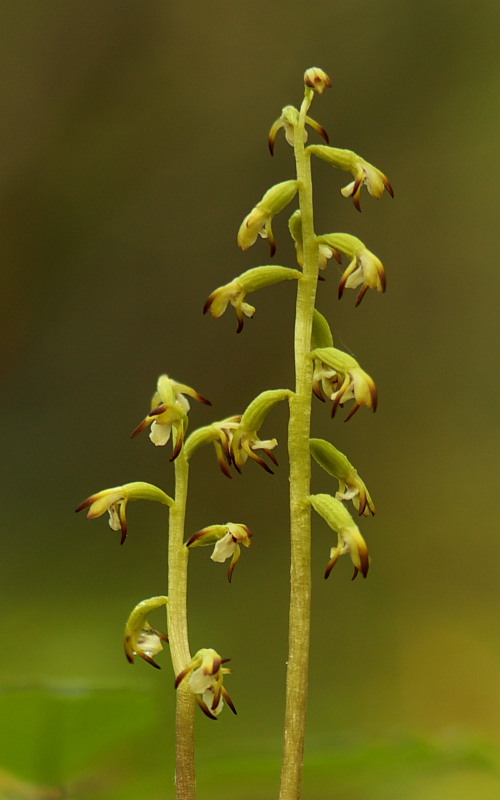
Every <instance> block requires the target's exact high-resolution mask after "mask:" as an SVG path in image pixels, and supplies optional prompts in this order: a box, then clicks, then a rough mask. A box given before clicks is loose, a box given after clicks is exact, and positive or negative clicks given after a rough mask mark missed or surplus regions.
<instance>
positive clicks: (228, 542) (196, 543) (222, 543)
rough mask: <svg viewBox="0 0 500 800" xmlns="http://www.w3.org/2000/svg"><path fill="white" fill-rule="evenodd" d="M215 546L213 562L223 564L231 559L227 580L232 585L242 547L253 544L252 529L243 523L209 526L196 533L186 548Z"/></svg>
mask: <svg viewBox="0 0 500 800" xmlns="http://www.w3.org/2000/svg"><path fill="white" fill-rule="evenodd" d="M210 544H215V547H214V551H213V553H212V555H211V556H210V558H211V559H212V561H217V562H219V563H221V564H222V563H223V562H224V561H226V559H228V558H230V559H231V563H230V565H229V571H228V574H227V579H228V581H229V583H231V579H232V577H233V572H234V568H235V567H236V564H237V563H238V561H239V558H240V555H241V549H240V545H243V546H244V547H250V546H251V544H252V534H251V532H250V528H248V527H247V525H243V524H242V523H235V522H226V524H225V525H209V526H208V527H207V528H203V530H201V531H198V533H194V534H193V536H191V538H190V539H189V541H188V542H186V547H190V548H191V547H200V546H203V545H210Z"/></svg>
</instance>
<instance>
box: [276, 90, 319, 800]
mask: <svg viewBox="0 0 500 800" xmlns="http://www.w3.org/2000/svg"><path fill="white" fill-rule="evenodd" d="M313 92H314V90H313V89H312V88H310V87H308V86H307V84H306V89H305V96H304V100H303V102H302V106H301V108H300V113H299V120H298V125H297V128H296V129H295V131H294V137H293V143H294V145H293V146H294V153H295V164H296V169H297V179H298V182H299V203H300V212H301V221H302V251H303V278H302V280H301V281H299V282H298V288H297V302H296V315H295V340H294V357H295V394H294V395H293V397H291V398H290V420H289V427H288V454H289V459H290V529H291V531H290V532H291V568H290V619H289V633H288V647H289V650H288V667H287V684H286V706H285V726H284V750H283V762H282V770H281V786H280V800H297V798H299V796H300V786H301V779H302V763H303V757H304V739H305V727H306V714H307V697H308V672H309V639H310V617H311V510H310V505H309V502H308V500H307V497H308V495H309V493H310V483H311V459H310V455H309V436H310V428H311V388H312V373H313V365H312V362H311V359H310V358H309V353H310V349H311V332H312V321H313V315H314V304H315V299H316V289H317V283H318V244H317V242H316V237H315V235H314V219H313V192H312V179H311V163H310V158H309V156H308V155H307V153H306V152H305V149H304V138H305V137H304V131H305V122H306V116H307V111H308V110H309V106H310V105H311V101H312V98H313Z"/></svg>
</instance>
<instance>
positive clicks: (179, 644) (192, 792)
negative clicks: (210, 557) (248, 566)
mask: <svg viewBox="0 0 500 800" xmlns="http://www.w3.org/2000/svg"><path fill="white" fill-rule="evenodd" d="M188 482H189V462H188V460H187V458H186V455H185V453H184V450H181V451H180V453H179V455H178V456H177V458H176V460H175V502H174V504H173V505H172V506H171V507H170V515H169V516H170V520H169V535H168V587H169V605H168V636H169V640H170V654H171V657H172V666H173V668H174V673H175V675H176V676H177V675H178V674H179V673H181V672H182V671H183V670H184V669H185V668H186V667H187V665H188V664H189V663H190V662H191V653H190V649H189V637H188V622H187V576H188V559H189V550H188V549H187V547H186V546H185V544H184V526H185V518H186V504H187V493H188ZM195 708H196V705H195V697H194V695H193V693H192V692H191V690H190V688H189V686H188V684H185V683H181V685H180V686H179V687H178V689H177V692H176V711H175V789H176V797H177V800H194V798H195V796H196V781H195V758H194V724H195Z"/></svg>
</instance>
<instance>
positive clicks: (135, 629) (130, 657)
mask: <svg viewBox="0 0 500 800" xmlns="http://www.w3.org/2000/svg"><path fill="white" fill-rule="evenodd" d="M167 603H168V597H165V596H164V595H162V596H160V597H150V598H149V599H148V600H143V601H142V602H141V603H138V604H137V605H136V607H135V608H134V609H133V611H132V613H131V614H130V617H129V618H128V620H127V624H126V626H125V639H124V643H123V644H124V648H125V655H126V657H127V661H129V662H130V663H131V664H133V663H134V659H135V656H140V657H141V658H143V659H144V661H147V663H148V664H151V666H152V667H155V668H156V669H161V667H160V665H159V664H157V663H156V661H155V660H154V658H153V656H156V655H157V654H158V653H160V652H161V651H162V650H163V644H162V642H168V636H167V634H166V633H162V632H161V631H157V630H156V629H155V628H152V627H151V625H150V624H149V622H148V620H147V617H148V615H149V614H150V613H151V612H152V611H154V610H155V609H157V608H160V607H161V606H164V605H166V604H167Z"/></svg>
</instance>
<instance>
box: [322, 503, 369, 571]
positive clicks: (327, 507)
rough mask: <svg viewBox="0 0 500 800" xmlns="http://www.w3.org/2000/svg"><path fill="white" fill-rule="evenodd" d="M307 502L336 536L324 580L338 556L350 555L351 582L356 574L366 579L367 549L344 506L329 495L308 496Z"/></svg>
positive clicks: (367, 567)
mask: <svg viewBox="0 0 500 800" xmlns="http://www.w3.org/2000/svg"><path fill="white" fill-rule="evenodd" d="M309 502H310V503H311V505H312V507H313V508H314V510H315V511H316V512H317V513H318V514H319V515H320V516H321V517H323V519H324V520H325V522H326V523H327V525H329V526H330V528H332V530H334V531H335V532H336V533H337V535H338V541H337V546H336V547H332V549H331V551H330V561H329V562H328V566H327V568H326V570H325V578H328V576H329V575H330V572H331V571H332V569H333V567H334V566H335V564H336V563H337V561H338V559H339V558H340V556H343V555H346V554H349V555H350V557H351V561H352V563H353V565H354V574H353V576H352V580H354V578H355V577H356V576H357V574H358V572H361V574H362V576H363V578H366V576H367V574H368V569H369V566H370V560H369V557H368V548H367V546H366V542H365V540H364V539H363V537H362V536H361V533H360V532H359V530H358V527H357V525H356V524H355V522H354V520H353V518H352V517H351V515H350V514H349V512H348V511H347V509H346V508H345V506H343V505H342V503H341V502H340V500H337V499H336V498H335V497H332V496H331V495H329V494H312V495H310V496H309Z"/></svg>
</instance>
